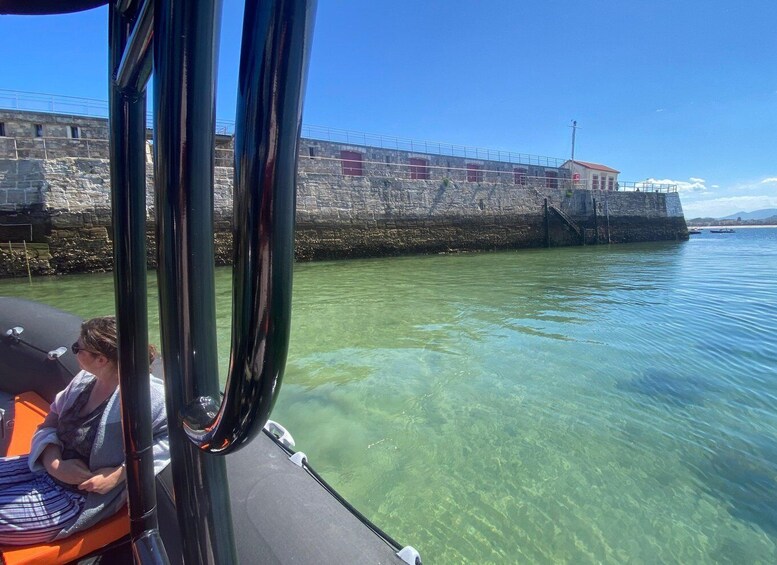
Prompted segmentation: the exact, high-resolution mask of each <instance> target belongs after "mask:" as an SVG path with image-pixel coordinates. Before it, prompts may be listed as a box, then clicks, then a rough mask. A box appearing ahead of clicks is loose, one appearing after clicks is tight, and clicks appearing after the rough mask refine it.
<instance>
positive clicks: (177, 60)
mask: <svg viewBox="0 0 777 565" xmlns="http://www.w3.org/2000/svg"><path fill="white" fill-rule="evenodd" d="M103 4H107V5H108V29H109V33H108V43H109V45H108V61H109V69H107V73H108V75H109V76H110V87H109V91H110V92H109V100H110V101H109V112H108V113H109V120H108V121H109V137H110V151H109V152H110V172H111V182H110V190H111V202H112V214H111V224H112V230H111V232H112V233H111V239H112V241H113V259H114V261H113V263H114V269H113V273H114V286H115V297H116V308H115V313H116V324H117V328H118V338H119V339H118V368H119V381H120V384H119V386H120V390H121V395H120V402H121V413H122V420H123V424H124V425H123V426H122V432H123V439H124V455H125V464H126V477H127V494H128V504H127V513H126V514H125V513H124V512H120V513H118V514H117V515H115V516H114V517H113V518H112V519H110V520H107V521H106V522H104V523H102V524H99V525H98V526H96V527H95V528H93V529H92V530H88V531H85V532H83V533H82V534H80V535H75V536H73V537H71V538H68V539H65V540H63V541H62V542H60V543H57V544H50V545H46V546H36V547H29V548H15V549H12V548H3V558H4V559H5V561H6V562H7V563H23V562H26V563H46V562H49V563H55V562H62V563H65V562H77V561H79V560H83V559H85V558H89V559H90V561H89V562H90V563H91V562H98V561H103V562H105V563H117V562H121V561H122V560H129V559H130V556H131V559H132V560H134V561H135V563H142V564H154V565H165V564H167V563H169V562H172V563H180V562H184V561H185V562H186V563H187V564H190V565H194V564H198V563H210V564H214V565H215V564H218V565H227V564H231V563H241V564H249V563H262V564H275V563H278V564H282V563H294V564H316V565H319V564H322V563H327V564H328V563H401V562H402V561H404V562H406V563H413V564H414V565H417V564H418V563H420V558H419V557H418V554H417V552H416V551H415V550H414V549H412V547H407V548H403V549H400V547H399V546H398V544H396V543H395V542H394V541H393V540H391V539H390V538H389V537H388V536H386V535H385V534H382V533H381V532H380V531H379V530H378V529H377V528H375V527H374V526H372V525H371V524H370V523H369V522H368V521H367V520H365V519H364V518H363V517H362V516H360V515H359V513H358V512H356V511H355V510H354V509H352V508H351V507H350V506H349V505H348V504H347V503H346V502H345V501H344V500H343V499H342V498H341V497H340V496H338V495H337V494H336V493H335V492H334V491H332V490H331V489H330V488H328V487H327V486H326V484H325V483H324V481H323V480H321V479H320V477H318V475H317V474H316V473H315V472H314V471H312V469H311V468H310V467H309V466H308V465H307V463H306V460H305V456H304V454H301V453H294V452H293V451H292V450H291V447H290V445H291V443H290V442H289V440H288V434H283V433H282V431H279V430H280V428H279V427H278V426H277V425H274V424H272V423H271V422H269V416H270V413H271V411H272V408H273V405H274V404H275V401H276V399H277V396H278V393H279V391H280V389H281V381H282V377H283V373H284V370H285V365H286V354H287V350H288V341H289V333H290V332H289V328H290V319H291V289H292V265H293V261H294V220H295V188H296V160H297V154H298V145H299V131H300V127H301V120H302V98H303V93H304V84H305V76H306V72H307V65H308V59H309V52H310V44H311V39H312V31H313V21H314V14H315V0H245V11H244V17H243V35H242V44H241V55H240V57H241V60H240V65H239V73H238V88H237V92H238V99H237V104H236V108H237V111H236V117H235V118H236V119H235V123H236V128H235V136H234V148H235V150H234V171H235V177H234V195H233V207H234V217H233V226H232V227H233V239H234V253H233V291H232V312H233V315H232V344H231V351H230V362H229V371H228V375H227V380H226V384H225V386H224V388H223V391H222V388H221V386H220V383H219V380H218V374H219V371H218V356H217V351H216V342H217V340H216V329H215V328H216V317H215V311H216V309H215V301H216V297H215V283H214V244H213V223H214V217H213V178H214V141H215V121H216V116H215V83H216V72H215V70H216V63H217V52H218V48H217V46H218V41H217V38H218V34H219V29H218V25H219V23H220V21H221V1H220V0H197V1H196V2H193V1H190V0H113V1H111V2H109V1H108V0H0V14H7V13H10V14H53V13H65V12H77V11H80V10H86V9H90V8H94V7H96V6H100V5H103ZM13 55H14V54H13V53H12V50H11V51H9V53H8V54H7V56H9V57H11V56H13ZM23 55H24V52H23V49H21V50H20V52H19V53H18V57H19V58H21V57H23ZM152 73H153V76H154V81H153V97H152V100H153V122H154V126H153V144H152V148H153V153H154V193H155V194H154V196H155V204H154V214H153V218H149V214H148V210H147V207H146V150H147V147H148V145H147V133H148V132H147V129H146V99H147V97H148V96H147V85H148V84H149V78H150V76H151V74H152ZM148 219H153V220H154V221H155V230H156V266H157V281H158V290H159V320H160V344H159V345H160V346H161V353H162V358H163V366H164V383H165V389H166V395H165V397H166V406H167V413H168V415H170V417H169V418H168V424H169V436H170V455H171V461H172V462H171V465H170V466H169V467H168V469H167V470H166V471H165V472H163V473H162V474H161V475H159V476H158V477H156V478H155V477H154V474H153V465H152V463H153V461H152V459H151V457H152V452H151V449H150V447H151V445H152V444H151V425H150V406H151V404H150V396H149V391H148V389H147V388H145V389H144V385H143V383H144V382H145V383H147V382H148V379H147V378H142V377H144V376H147V375H148V355H147V354H148V319H147V312H148V303H147V296H148V289H147V288H146V284H147V270H146V269H147V261H148V256H147V243H146V237H147V227H146V221H147V220H148ZM79 323H80V320H78V319H77V318H75V317H73V316H70V315H68V314H65V313H63V312H59V311H57V310H54V309H52V308H49V307H45V306H42V305H38V304H32V303H29V302H23V301H19V300H11V299H3V300H2V302H0V332H1V333H0V338H1V339H0V389H2V409H3V428H2V430H3V432H4V434H5V435H4V439H3V443H2V449H3V452H2V453H3V454H4V455H12V454H20V453H23V452H25V450H26V449H28V448H27V446H28V443H29V438H30V435H31V433H32V431H33V430H34V429H35V427H36V426H37V425H38V424H39V423H40V422H41V421H42V420H43V418H44V417H45V415H46V411H47V409H48V405H49V402H50V401H51V400H52V398H53V397H54V395H55V394H56V393H57V391H58V390H61V389H62V388H63V387H64V386H65V385H66V384H67V383H68V381H69V380H70V379H71V378H72V376H73V375H74V374H75V373H76V371H77V370H78V367H77V365H76V361H75V359H74V356H73V355H72V354H70V353H69V350H68V349H67V345H68V344H70V343H72V342H73V341H74V339H75V338H76V336H77V335H78V330H79ZM268 429H269V430H276V431H275V432H272V433H271V432H270V431H268ZM278 436H280V437H278ZM92 557H94V559H91V558H92Z"/></svg>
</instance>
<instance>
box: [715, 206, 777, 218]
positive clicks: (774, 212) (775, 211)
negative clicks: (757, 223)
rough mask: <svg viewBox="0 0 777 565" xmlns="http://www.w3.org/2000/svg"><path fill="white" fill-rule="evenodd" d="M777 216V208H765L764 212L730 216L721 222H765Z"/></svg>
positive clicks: (755, 211) (739, 213)
mask: <svg viewBox="0 0 777 565" xmlns="http://www.w3.org/2000/svg"><path fill="white" fill-rule="evenodd" d="M772 216H777V208H764V209H763V210H754V211H753V212H737V213H736V214H731V215H730V216H724V217H723V218H720V219H721V220H736V219H742V220H765V219H766V218H771V217H772Z"/></svg>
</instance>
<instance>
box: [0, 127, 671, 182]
mask: <svg viewBox="0 0 777 565" xmlns="http://www.w3.org/2000/svg"><path fill="white" fill-rule="evenodd" d="M149 151H150V148H149ZM417 151H418V152H419V153H420V152H421V150H420V149H419V150H417ZM60 157H87V158H98V159H107V158H108V140H107V139H91V138H78V139H72V138H60V137H40V138H34V137H32V138H15V137H4V138H0V158H5V159H16V160H19V159H55V158H60ZM343 162H344V161H343V159H341V158H338V157H324V156H310V155H305V154H304V153H303V154H300V156H299V163H300V172H301V173H304V174H307V175H340V176H366V177H383V178H392V179H403V180H439V181H446V179H447V181H455V182H490V183H498V184H515V185H518V186H521V185H524V184H525V185H531V186H546V187H550V188H569V189H581V190H591V189H593V187H592V186H591V185H590V183H589V184H586V183H584V182H581V181H578V180H574V181H573V180H571V179H569V178H568V177H563V176H559V177H553V176H537V175H533V176H529V175H528V174H527V173H526V172H521V171H517V170H499V169H493V168H480V169H472V168H463V167H447V166H446V167H441V166H436V165H419V164H411V163H385V162H383V161H358V163H359V168H360V169H361V171H362V174H358V175H356V174H347V173H346V174H343V167H342V164H343ZM345 162H346V163H349V164H351V163H352V162H350V161H347V160H346V161H345ZM502 162H504V163H510V162H509V161H502ZM354 163H355V162H354ZM215 164H216V166H217V167H231V166H232V164H233V150H232V149H231V148H227V147H218V146H217V147H216V148H215ZM521 164H524V163H521ZM346 169H349V170H350V171H351V172H353V169H354V168H353V167H352V166H347V167H346ZM522 179H523V180H522ZM613 189H614V190H615V191H631V192H677V185H676V184H664V183H654V182H650V181H649V180H646V181H620V180H619V181H618V182H617V183H615V185H614V186H613ZM602 190H604V189H602Z"/></svg>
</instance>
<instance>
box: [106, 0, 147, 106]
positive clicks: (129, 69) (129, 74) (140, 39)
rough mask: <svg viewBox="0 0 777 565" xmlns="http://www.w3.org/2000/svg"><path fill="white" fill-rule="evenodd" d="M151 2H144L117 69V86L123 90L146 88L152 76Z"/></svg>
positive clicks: (138, 90) (136, 90) (137, 90)
mask: <svg viewBox="0 0 777 565" xmlns="http://www.w3.org/2000/svg"><path fill="white" fill-rule="evenodd" d="M151 3H152V2H151V0H146V1H145V2H143V5H142V6H141V8H140V13H139V14H138V17H137V19H136V20H135V23H134V25H133V26H132V33H131V34H130V36H129V39H128V40H127V44H126V46H125V47H124V56H123V57H122V58H121V63H120V64H119V65H118V71H116V86H117V88H118V89H119V91H121V92H125V91H135V92H140V91H142V90H144V89H145V88H146V84H148V79H149V77H150V76H151V67H152V58H151V38H152V37H153V36H154V33H153V32H154V10H153V9H152V8H151ZM114 68H116V67H114Z"/></svg>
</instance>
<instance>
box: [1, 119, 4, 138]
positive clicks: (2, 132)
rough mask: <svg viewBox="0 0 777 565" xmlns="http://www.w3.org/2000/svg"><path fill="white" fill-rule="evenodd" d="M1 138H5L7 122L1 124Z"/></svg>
mask: <svg viewBox="0 0 777 565" xmlns="http://www.w3.org/2000/svg"><path fill="white" fill-rule="evenodd" d="M0 137H5V122H0Z"/></svg>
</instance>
